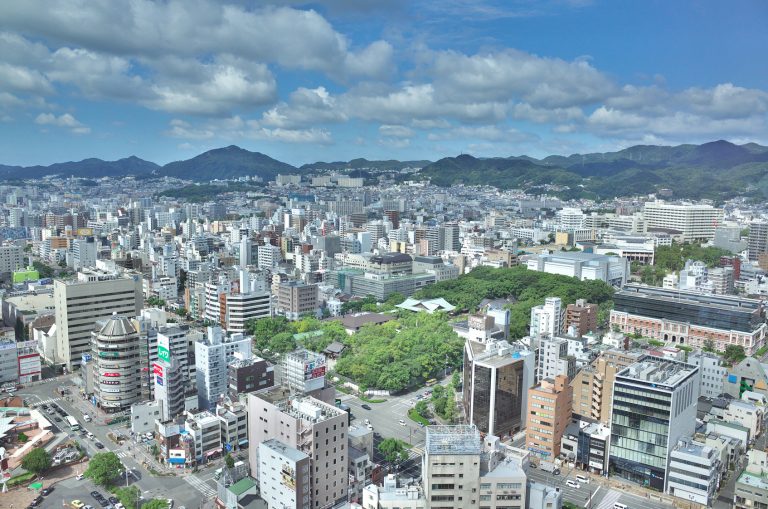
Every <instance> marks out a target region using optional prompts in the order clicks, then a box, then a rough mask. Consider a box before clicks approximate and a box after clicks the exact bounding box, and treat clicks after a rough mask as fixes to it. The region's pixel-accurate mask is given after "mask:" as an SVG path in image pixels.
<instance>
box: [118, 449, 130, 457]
mask: <svg viewBox="0 0 768 509" xmlns="http://www.w3.org/2000/svg"><path fill="white" fill-rule="evenodd" d="M115 454H116V455H117V457H118V458H127V457H129V456H131V453H130V452H128V451H124V450H120V451H117V452H116V453H115Z"/></svg>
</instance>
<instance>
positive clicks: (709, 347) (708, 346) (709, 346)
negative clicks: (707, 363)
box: [702, 339, 715, 352]
mask: <svg viewBox="0 0 768 509" xmlns="http://www.w3.org/2000/svg"><path fill="white" fill-rule="evenodd" d="M702 350H704V351H705V352H714V351H715V342H714V341H712V340H711V339H706V340H704V348H702Z"/></svg>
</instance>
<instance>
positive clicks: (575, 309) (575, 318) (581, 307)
mask: <svg viewBox="0 0 768 509" xmlns="http://www.w3.org/2000/svg"><path fill="white" fill-rule="evenodd" d="M564 330H565V331H569V330H572V331H573V335H575V336H579V337H580V336H583V335H584V334H586V333H588V332H594V331H596V330H597V304H589V303H587V301H586V300H585V299H577V300H576V303H575V304H568V306H566V308H565V328H564Z"/></svg>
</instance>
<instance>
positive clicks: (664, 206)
mask: <svg viewBox="0 0 768 509" xmlns="http://www.w3.org/2000/svg"><path fill="white" fill-rule="evenodd" d="M643 216H644V217H645V224H646V227H647V228H648V230H649V231H653V230H654V229H660V230H662V231H668V230H670V229H671V230H676V231H679V232H680V235H681V236H682V239H683V242H693V241H696V240H711V239H712V238H714V236H715V229H716V228H717V227H718V226H719V225H720V223H722V221H723V209H716V208H715V207H713V206H712V205H698V204H692V203H683V204H672V203H665V202H663V201H655V202H648V203H646V204H645V207H644V208H643Z"/></svg>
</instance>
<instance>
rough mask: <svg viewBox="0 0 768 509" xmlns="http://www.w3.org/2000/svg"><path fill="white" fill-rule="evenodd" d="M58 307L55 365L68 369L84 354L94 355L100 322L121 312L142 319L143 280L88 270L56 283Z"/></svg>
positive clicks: (54, 286) (54, 289) (54, 296)
mask: <svg viewBox="0 0 768 509" xmlns="http://www.w3.org/2000/svg"><path fill="white" fill-rule="evenodd" d="M53 300H54V305H55V306H56V312H55V314H56V344H55V351H54V355H53V357H54V363H55V364H57V365H64V366H66V367H67V368H68V369H72V368H73V367H77V366H79V364H80V360H81V358H82V355H83V354H84V353H90V349H91V344H90V343H91V331H92V330H93V326H94V324H95V323H96V322H97V321H98V320H106V319H108V318H110V317H111V316H112V314H113V313H117V314H118V315H121V316H129V317H133V316H138V315H139V314H140V312H141V306H142V302H143V298H142V295H141V277H140V276H138V275H130V276H120V275H119V274H117V273H109V272H104V271H97V270H90V269H85V270H83V271H81V272H78V275H77V279H76V280H73V281H64V280H61V279H57V280H55V281H54V283H53Z"/></svg>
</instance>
